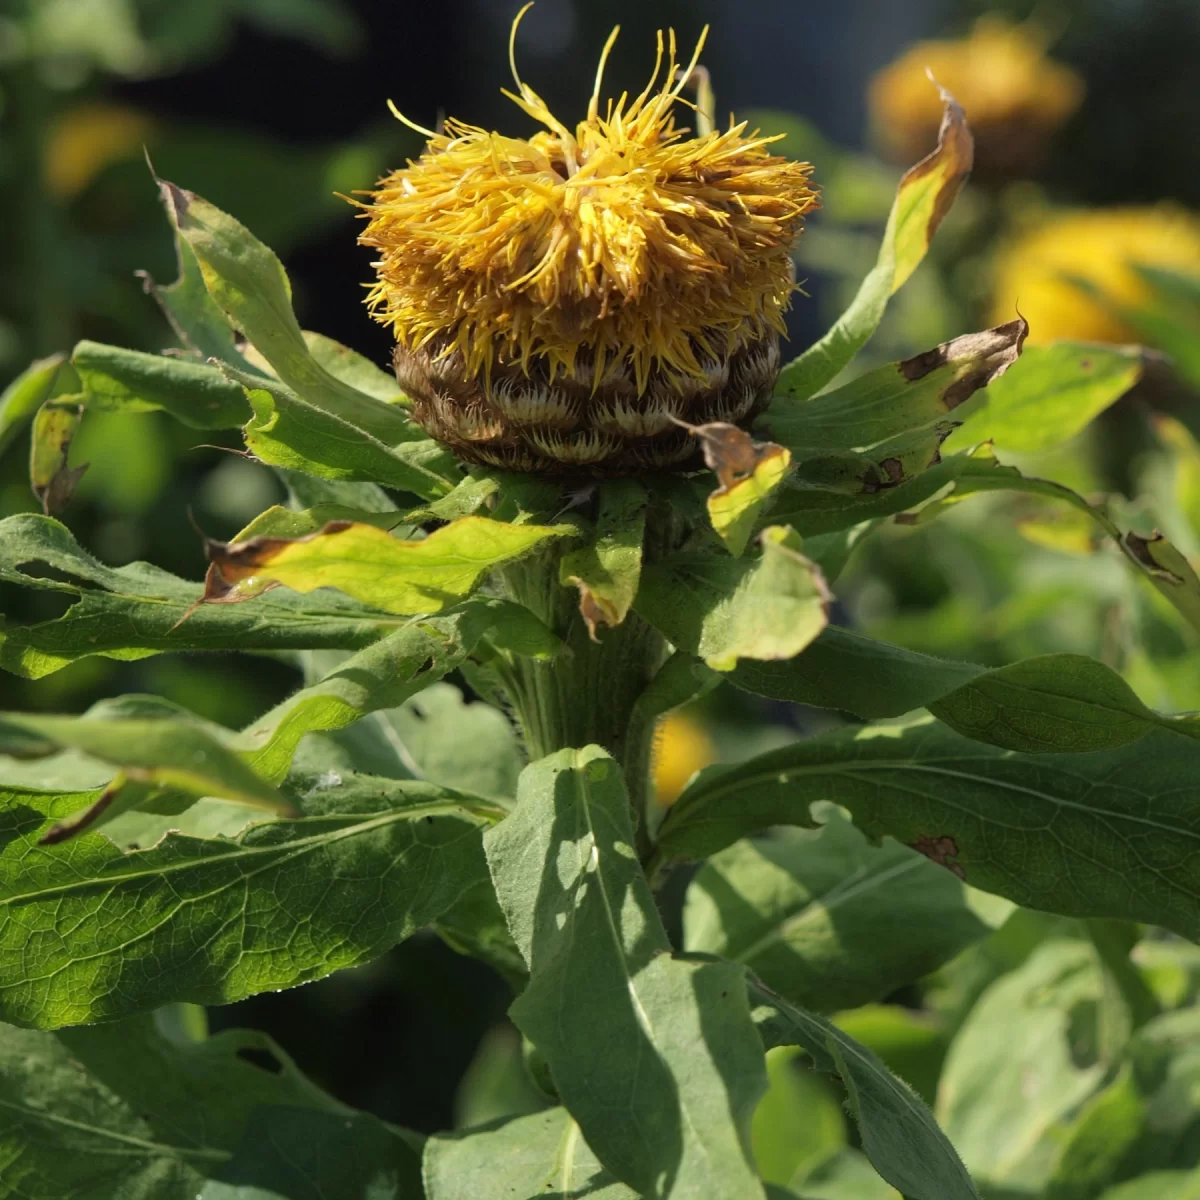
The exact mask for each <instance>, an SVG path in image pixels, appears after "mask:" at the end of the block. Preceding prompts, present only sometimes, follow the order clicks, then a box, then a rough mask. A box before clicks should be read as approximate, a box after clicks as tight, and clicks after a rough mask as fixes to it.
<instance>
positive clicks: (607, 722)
mask: <svg viewBox="0 0 1200 1200" xmlns="http://www.w3.org/2000/svg"><path fill="white" fill-rule="evenodd" d="M501 578H502V582H503V586H504V588H505V591H506V593H507V595H508V596H509V597H510V598H511V599H513V600H515V601H517V602H518V603H519V604H523V605H525V606H526V607H527V608H529V609H531V610H532V611H533V612H534V613H536V614H537V616H538V617H539V618H541V620H542V621H544V622H545V623H546V624H547V625H548V626H549V627H550V628H551V629H553V630H554V632H555V633H556V634H558V636H559V637H561V638H562V639H563V641H564V643H565V647H564V649H563V650H562V651H560V652H559V654H557V655H556V656H555V657H554V658H553V659H551V660H550V661H548V662H541V661H538V660H535V659H531V658H523V657H514V658H513V659H512V660H511V661H510V662H509V663H508V664H507V665H506V669H505V671H504V679H505V683H506V686H507V688H508V691H509V693H510V699H511V701H512V704H513V707H514V709H515V710H516V715H517V718H518V720H519V721H520V724H521V727H522V730H523V732H524V734H525V739H526V748H527V750H528V752H529V757H530V759H538V758H542V757H544V756H545V755H547V754H552V753H554V752H555V751H556V750H563V749H567V748H574V747H581V746H587V745H591V744H593V743H594V744H596V745H600V746H603V747H604V749H605V750H607V751H608V752H609V754H611V755H612V756H613V758H614V759H616V761H617V763H618V764H619V765H620V767H621V771H622V773H623V775H624V777H625V786H626V789H627V791H628V793H629V801H630V806H631V808H632V810H633V820H634V827H635V830H636V833H637V841H638V846H637V849H638V853H639V856H640V857H642V858H643V859H645V858H646V857H647V856H648V855H649V853H650V852H651V850H652V847H651V844H650V840H649V830H648V822H647V820H646V806H647V804H648V803H649V802H650V800H651V799H652V791H651V784H650V758H651V747H652V743H653V732H654V731H653V719H652V718H648V719H647V720H644V721H641V722H638V721H636V720H634V719H633V718H634V715H635V706H636V705H637V701H638V699H639V697H640V696H641V695H642V693H643V692H644V691H645V689H646V685H647V684H648V683H649V682H650V680H651V679H652V678H653V677H654V674H655V672H656V671H657V670H658V668H659V667H660V666H661V665H662V663H663V661H664V659H665V658H666V656H667V643H666V640H665V639H664V638H663V636H662V635H661V634H660V633H658V631H657V630H655V629H653V628H652V627H651V626H650V625H648V624H647V623H646V622H645V621H643V620H642V619H641V618H640V617H639V616H638V615H637V614H636V613H630V614H629V615H628V616H627V617H626V618H625V620H624V621H623V622H622V623H621V624H620V625H619V626H617V627H615V628H611V629H610V628H600V629H598V630H597V633H596V640H594V641H593V640H592V638H591V637H590V636H589V634H588V629H587V626H586V624H585V623H584V620H583V618H582V616H581V615H580V613H579V597H578V593H577V592H576V591H575V589H574V588H570V587H564V586H563V585H562V584H561V583H560V582H559V579H558V555H556V554H554V553H552V552H549V553H544V554H541V555H538V556H536V557H533V558H529V559H526V560H524V561H523V562H520V563H518V564H516V565H515V566H512V567H509V568H506V569H505V570H504V571H503V572H502V574H501ZM643 725H646V726H647V727H646V728H642V726H643Z"/></svg>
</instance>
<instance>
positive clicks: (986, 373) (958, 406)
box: [762, 319, 1029, 490]
mask: <svg viewBox="0 0 1200 1200" xmlns="http://www.w3.org/2000/svg"><path fill="white" fill-rule="evenodd" d="M1028 331H1029V326H1028V325H1027V324H1026V323H1025V321H1023V320H1020V319H1018V320H1016V321H1009V322H1008V323H1007V324H1005V325H1000V326H997V327H996V328H995V329H987V330H983V331H982V332H980V333H969V334H965V335H964V336H962V337H957V338H954V339H952V340H951V341H949V342H945V343H943V344H942V345H940V346H936V347H934V348H933V349H932V350H927V351H926V352H925V353H924V354H918V355H916V356H915V357H914V358H909V359H905V360H904V361H903V362H897V363H889V364H888V365H887V366H885V367H879V368H878V369H876V370H874V371H868V372H867V373H866V374H865V375H860V376H859V377H858V378H857V379H855V380H852V381H851V382H850V383H848V384H846V385H844V386H843V387H840V388H836V389H835V390H834V391H831V392H827V393H826V394H825V395H823V396H818V397H816V398H815V399H812V400H806V401H805V402H804V403H802V404H797V403H796V402H795V400H792V399H790V398H788V397H778V398H777V399H776V400H775V402H774V403H773V404H772V405H771V407H770V408H769V409H767V411H766V413H765V414H764V416H763V418H762V423H763V425H764V426H765V427H766V429H767V430H768V432H769V434H770V436H771V437H772V438H775V439H776V440H777V441H779V442H781V443H782V444H783V445H785V446H787V447H788V449H790V450H791V452H792V456H793V457H794V458H795V459H796V461H797V462H798V463H800V466H799V468H798V470H799V473H800V474H801V475H802V476H806V477H808V478H812V468H810V467H808V466H807V464H806V461H805V460H809V459H818V460H819V459H820V457H821V455H822V454H830V453H834V452H841V453H845V452H846V451H856V452H858V453H859V454H860V455H866V456H867V457H866V460H865V461H866V462H867V464H868V466H870V467H872V468H873V471H872V472H870V473H864V474H863V475H862V476H860V477H858V478H856V479H855V483H856V484H857V486H858V489H859V490H865V489H874V490H878V489H879V488H880V487H887V486H895V485H896V484H897V483H899V482H900V481H901V480H902V479H903V478H905V477H906V476H907V475H909V474H912V473H915V471H920V470H923V469H924V468H925V467H927V466H930V465H932V464H933V463H935V462H937V460H938V448H939V446H940V445H941V444H942V442H943V441H944V440H945V438H946V437H947V435H948V434H949V433H950V431H951V430H952V429H954V427H955V426H956V425H958V424H960V422H961V421H962V418H963V416H964V415H965V413H966V412H967V411H970V409H973V408H975V407H976V405H977V403H978V401H976V402H975V403H970V402H971V401H972V398H973V397H975V396H976V393H978V392H979V391H981V389H984V388H989V389H990V388H991V387H992V386H993V385H994V384H997V383H998V381H999V380H1000V379H1001V378H1002V377H1003V376H1004V375H1005V373H1006V372H1008V371H1009V370H1010V368H1012V366H1013V365H1014V364H1015V363H1016V362H1017V361H1018V358H1019V356H1020V354H1021V351H1022V348H1023V346H1024V343H1025V336H1026V334H1027V333H1028ZM988 394H989V395H990V390H989V393H988ZM905 434H907V435H913V434H919V435H920V436H919V437H917V438H915V439H910V441H911V443H912V444H913V445H915V446H918V447H920V448H921V450H922V456H920V457H918V458H917V460H916V462H915V463H914V464H913V470H911V471H901V470H900V469H899V467H898V466H896V465H893V462H894V461H897V462H898V460H892V459H889V458H888V454H889V453H890V452H891V449H892V445H893V443H894V442H895V440H896V439H897V438H899V437H900V436H901V435H905ZM983 440H985V439H983V438H978V439H976V441H983ZM972 444H974V443H972ZM872 448H877V449H875V450H874V452H872Z"/></svg>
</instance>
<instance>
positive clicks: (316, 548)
mask: <svg viewBox="0 0 1200 1200" xmlns="http://www.w3.org/2000/svg"><path fill="white" fill-rule="evenodd" d="M575 532H576V531H575V529H574V528H573V527H571V526H567V525H561V526H546V525H508V524H506V523H504V522H502V521H493V520H490V519H489V518H487V517H462V518H460V519H459V520H457V521H453V522H451V523H450V524H449V525H445V526H443V527H442V528H441V529H438V530H436V531H435V532H433V533H431V534H430V535H429V536H428V537H426V538H422V539H420V540H416V541H402V540H401V539H399V538H394V537H392V536H391V535H390V534H389V533H387V532H386V531H385V530H382V529H379V528H378V527H376V526H375V525H368V524H365V523H363V522H355V521H330V522H329V523H328V524H326V525H325V526H324V528H322V529H321V530H320V531H319V532H317V533H312V534H308V535H307V536H305V537H297V538H281V537H251V538H248V539H247V540H245V541H238V542H229V543H225V542H211V541H210V542H209V543H208V557H209V561H210V562H211V563H212V564H213V566H214V567H215V568H216V575H215V578H212V577H210V585H209V589H208V592H207V593H206V596H205V599H206V600H209V601H211V600H214V599H216V600H219V601H222V602H225V603H229V602H230V601H236V600H239V599H241V598H242V597H248V596H258V595H261V594H262V593H263V592H264V591H267V590H268V589H270V588H274V587H288V588H291V589H292V590H293V591H297V592H312V591H315V590H316V589H317V588H336V589H337V590H338V591H342V592H345V593H346V595H348V596H352V597H353V598H354V599H355V600H361V601H362V602H363V603H364V604H371V605H373V606H374V607H376V608H378V609H381V610H382V611H383V612H391V613H413V614H424V613H436V612H440V611H441V610H442V609H445V608H449V607H451V606H452V605H455V604H457V603H459V602H460V601H461V600H463V599H464V598H465V597H466V596H468V595H469V594H470V593H471V592H472V591H473V590H474V588H475V586H476V584H478V583H479V581H480V580H481V579H482V578H483V576H484V575H485V574H487V572H488V571H490V570H492V569H493V568H494V567H497V566H500V565H502V564H503V563H507V562H511V561H512V560H513V559H515V558H519V557H520V556H521V555H523V554H526V553H528V552H529V551H530V550H532V549H534V548H535V547H537V546H538V545H540V544H542V543H544V542H546V541H548V540H550V539H552V538H558V537H563V536H572V535H574V534H575Z"/></svg>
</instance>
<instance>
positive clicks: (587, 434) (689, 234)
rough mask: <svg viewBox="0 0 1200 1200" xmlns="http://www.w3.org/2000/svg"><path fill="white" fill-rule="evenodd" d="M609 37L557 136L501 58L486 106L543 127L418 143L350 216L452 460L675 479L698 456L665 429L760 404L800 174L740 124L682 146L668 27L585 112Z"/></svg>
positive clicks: (447, 132)
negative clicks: (644, 68)
mask: <svg viewBox="0 0 1200 1200" xmlns="http://www.w3.org/2000/svg"><path fill="white" fill-rule="evenodd" d="M513 32H514V36H515V32H516V25H515V24H514V27H513ZM615 36H616V31H615V30H614V31H613V37H610V39H609V41H608V44H607V45H606V46H605V49H604V55H603V56H602V57H601V61H600V68H599V70H598V71H597V74H596V87H595V90H594V92H593V94H592V99H591V103H590V105H589V108H588V114H587V117H586V119H585V120H583V121H582V122H580V123H579V124H578V125H577V126H576V127H575V129H574V131H572V130H570V129H569V128H568V127H567V126H565V125H564V124H562V123H561V122H560V121H558V120H557V119H556V118H555V117H554V116H553V114H552V113H551V112H550V111H549V109H548V108H547V107H546V105H545V103H544V102H543V101H542V100H541V98H540V97H539V96H538V95H537V94H536V93H535V92H534V91H533V90H532V89H531V88H530V87H529V86H528V85H526V84H523V83H522V82H521V80H520V78H519V77H518V76H517V73H516V69H515V67H514V69H513V76H514V78H515V79H516V82H517V94H513V93H507V92H506V93H505V94H506V95H508V96H509V97H510V99H512V100H513V101H515V102H516V104H517V105H518V106H519V107H520V108H522V109H523V110H524V111H525V112H526V113H527V114H528V115H530V116H532V117H533V118H535V119H536V120H537V121H539V122H540V123H541V124H542V125H543V126H545V128H544V129H543V130H542V131H540V132H538V133H535V134H534V135H533V136H532V137H530V138H528V139H518V138H510V137H505V136H503V135H501V134H499V133H491V132H488V131H487V130H484V129H479V128H475V127H472V126H469V125H465V124H462V123H461V122H458V121H453V120H450V121H447V122H446V125H445V129H444V131H443V132H440V133H431V132H429V131H425V130H423V131H422V132H424V133H425V134H426V135H427V137H428V139H429V142H428V145H427V147H426V149H425V152H424V153H423V154H422V155H421V157H420V158H418V159H417V160H416V161H414V162H410V163H409V164H408V166H407V167H405V168H404V169H402V170H399V171H396V172H394V173H392V174H390V175H388V176H387V177H386V178H384V179H383V180H381V181H380V183H379V185H378V187H377V189H376V190H375V191H374V192H372V193H370V197H371V199H370V203H367V204H365V205H363V207H364V209H365V215H366V217H367V226H366V229H365V230H364V232H363V234H362V237H361V239H360V240H361V242H362V243H363V244H365V245H368V246H371V247H373V248H375V249H376V250H377V252H378V256H379V257H378V261H377V262H376V264H375V266H376V269H377V272H378V278H377V280H376V282H375V283H374V285H373V286H372V288H371V291H370V294H369V297H368V302H369V304H370V306H371V309H372V312H373V314H374V316H375V317H376V319H377V320H379V321H381V322H382V323H384V324H386V325H388V326H390V327H391V329H392V330H393V332H394V334H395V337H396V355H395V366H396V374H397V377H398V379H399V381H400V384H401V386H402V387H403V388H404V390H405V391H406V392H407V393H408V395H409V396H410V397H411V398H412V401H413V415H414V418H415V419H416V420H417V421H418V422H419V423H420V424H421V425H422V426H423V427H424V428H425V429H426V430H427V431H428V432H429V433H430V434H431V435H432V436H433V437H435V438H437V439H438V440H439V441H441V442H443V443H445V444H446V445H447V446H449V447H450V448H451V449H452V450H453V451H454V452H455V453H456V454H458V455H459V456H460V457H461V458H464V459H466V460H468V461H471V462H477V463H483V464H486V465H490V466H496V467H504V468H509V469H513V470H518V471H538V472H549V473H555V472H558V473H563V472H583V473H592V474H611V473H636V472H638V471H641V470H646V469H654V468H666V467H677V466H680V465H683V464H685V463H687V462H689V461H690V460H692V459H693V458H694V457H695V455H696V442H695V439H694V438H692V437H691V436H690V435H689V434H688V433H687V431H686V430H684V429H683V428H681V427H680V426H679V425H678V424H677V423H676V422H677V421H683V422H686V423H687V424H689V425H693V426H694V425H702V424H705V423H707V422H710V421H727V422H731V423H735V424H747V423H748V422H749V421H751V420H752V419H753V418H754V417H755V416H756V415H757V414H758V413H759V412H760V411H761V410H762V409H763V408H764V407H765V405H766V403H767V401H768V400H769V398H770V393H771V388H772V385H773V383H774V380H775V376H776V373H777V371H778V367H779V335H780V334H781V333H782V332H783V329H784V323H783V312H784V311H785V309H786V308H787V306H788V304H789V302H790V297H791V293H792V291H793V290H794V288H795V282H794V274H793V268H792V260H791V253H790V251H791V245H792V243H793V241H794V240H795V238H796V237H797V236H798V235H799V233H800V232H801V229H802V227H803V219H804V215H805V213H807V212H809V211H810V210H811V209H813V208H814V207H816V205H817V197H816V193H815V192H814V190H813V189H812V187H811V186H810V184H809V174H810V172H811V170H812V168H811V167H810V166H809V165H808V164H807V163H796V162H791V161H789V160H787V159H784V158H780V157H777V156H775V155H772V154H771V153H770V152H769V149H768V146H769V144H770V143H771V142H772V141H773V140H774V139H772V138H769V137H760V136H759V135H758V134H757V133H749V134H747V132H746V128H745V125H744V124H741V125H731V127H730V128H729V129H728V130H726V131H725V132H716V131H712V130H708V131H705V132H701V133H700V135H699V136H696V137H686V136H685V134H686V133H687V132H688V131H687V130H685V129H682V128H677V127H676V125H675V117H674V112H675V107H676V104H677V103H687V101H683V100H681V98H680V93H681V91H682V89H683V88H684V86H685V85H686V84H687V82H688V80H689V78H690V77H691V75H692V72H693V71H694V69H695V66H696V61H697V58H698V56H699V53H700V48H701V46H697V48H696V56H694V57H693V60H692V62H691V63H690V64H689V65H688V66H687V67H686V68H684V69H683V70H679V69H678V64H677V62H676V58H675V38H674V34H673V33H672V34H670V35H669V38H668V39H667V40H666V44H665V46H664V39H663V36H662V34H661V33H660V35H659V44H658V51H659V52H658V61H657V63H656V66H655V72H654V75H653V77H652V78H651V80H650V83H649V84H648V85H647V86H646V89H645V90H644V91H643V92H642V93H641V94H640V95H639V96H637V97H636V98H635V99H633V100H632V101H628V100H627V98H626V97H624V96H622V97H621V99H620V100H618V101H616V102H615V103H614V102H611V101H610V102H609V103H608V104H607V106H606V108H605V111H604V114H603V115H601V112H600V103H599V95H600V83H601V76H602V73H603V68H604V59H605V58H606V57H607V55H608V52H609V50H610V49H611V47H612V43H613V40H614V38H615ZM702 44H703V38H701V45H702ZM510 57H511V45H510ZM664 63H665V66H666V75H665V80H664V81H663V82H661V83H660V82H659V80H660V76H661V73H662V69H663V66H664ZM698 115H699V117H700V119H701V122H706V120H707V118H708V114H702V113H699V112H698Z"/></svg>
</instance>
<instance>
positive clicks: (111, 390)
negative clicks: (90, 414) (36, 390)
mask: <svg viewBox="0 0 1200 1200" xmlns="http://www.w3.org/2000/svg"><path fill="white" fill-rule="evenodd" d="M71 365H72V366H73V367H74V368H75V370H76V371H77V372H78V373H79V378H80V380H81V381H82V384H83V390H84V393H85V395H86V396H87V406H88V408H89V409H98V410H101V411H103V412H158V411H163V412H167V413H170V415H171V416H172V417H174V418H175V419H176V420H177V421H181V422H182V423H183V424H184V425H188V426H190V427H191V428H192V429H236V428H237V427H238V426H240V425H244V424H245V423H246V421H247V420H248V419H249V417H250V405H249V403H248V402H247V400H246V395H245V392H243V390H242V389H241V387H239V386H238V385H237V384H236V383H234V382H232V381H231V380H229V379H227V378H226V377H225V376H224V375H223V374H222V373H221V372H220V371H219V370H218V369H217V368H216V367H214V366H209V365H208V364H206V363H198V362H194V361H192V360H189V359H186V358H179V357H169V356H167V355H165V354H142V353H141V352H139V351H137V350H122V349H121V348H119V347H117V346H104V345H101V344H100V343H99V342H80V343H79V344H78V345H77V346H76V347H75V350H74V351H73V353H72V355H71Z"/></svg>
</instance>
